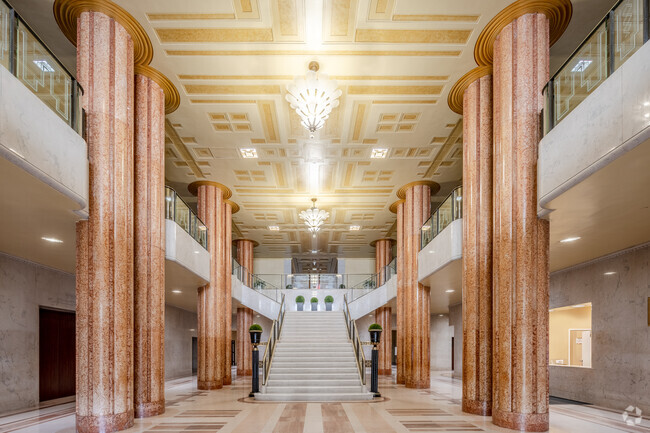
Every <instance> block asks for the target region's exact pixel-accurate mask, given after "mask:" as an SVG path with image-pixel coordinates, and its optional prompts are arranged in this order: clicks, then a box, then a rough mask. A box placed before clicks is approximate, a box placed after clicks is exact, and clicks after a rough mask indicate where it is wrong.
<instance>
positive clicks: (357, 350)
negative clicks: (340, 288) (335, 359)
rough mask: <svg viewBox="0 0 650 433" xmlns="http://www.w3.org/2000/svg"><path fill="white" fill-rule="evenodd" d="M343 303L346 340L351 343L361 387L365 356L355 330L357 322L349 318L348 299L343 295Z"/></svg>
mask: <svg viewBox="0 0 650 433" xmlns="http://www.w3.org/2000/svg"><path fill="white" fill-rule="evenodd" d="M343 302H344V303H345V309H344V310H343V316H344V317H345V325H346V327H347V329H348V338H349V339H350V341H351V342H352V348H353V349H354V356H355V358H356V360H357V368H358V369H359V378H360V379H361V383H362V384H363V385H365V384H366V356H365V355H364V354H363V345H362V344H361V339H360V338H359V330H358V329H357V322H356V321H354V320H353V319H352V316H350V308H349V307H348V297H347V295H343Z"/></svg>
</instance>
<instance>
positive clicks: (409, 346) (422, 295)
mask: <svg viewBox="0 0 650 433" xmlns="http://www.w3.org/2000/svg"><path fill="white" fill-rule="evenodd" d="M432 188H436V189H435V191H437V189H439V188H440V187H439V185H438V184H436V183H435V182H429V181H416V182H412V183H410V184H408V185H405V186H404V187H402V188H401V189H400V192H399V193H398V195H400V196H404V199H405V202H404V240H405V244H404V265H405V266H404V269H405V277H406V279H405V295H406V296H405V300H406V303H405V306H404V308H405V312H408V314H405V320H406V326H405V331H406V336H405V340H406V341H405V343H406V344H405V349H406V354H405V355H406V356H405V358H406V363H405V368H406V369H405V379H406V387H407V388H428V387H429V386H430V383H429V378H430V372H429V366H430V363H429V356H430V329H429V328H430V322H431V317H430V308H431V306H430V294H429V288H428V287H427V286H424V285H422V284H420V283H419V279H418V253H419V252H420V229H421V228H422V225H423V224H424V222H425V221H426V220H427V219H428V218H429V216H430V212H431V191H432Z"/></svg>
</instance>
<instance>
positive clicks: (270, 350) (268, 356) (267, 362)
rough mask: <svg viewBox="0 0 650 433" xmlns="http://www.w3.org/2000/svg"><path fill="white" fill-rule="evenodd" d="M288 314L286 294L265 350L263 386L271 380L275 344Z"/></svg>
mask: <svg viewBox="0 0 650 433" xmlns="http://www.w3.org/2000/svg"><path fill="white" fill-rule="evenodd" d="M285 312H286V304H285V303H284V294H283V295H282V301H281V302H280V311H279V312H278V318H277V319H276V320H274V321H273V326H271V332H270V333H269V341H268V342H267V343H266V349H265V350H264V358H263V359H262V371H263V372H264V380H263V381H262V385H263V386H266V382H268V380H269V370H270V369H271V361H273V354H274V353H275V344H276V343H277V341H278V339H279V338H280V333H281V332H282V324H283V323H284V313H285ZM253 368H259V366H253Z"/></svg>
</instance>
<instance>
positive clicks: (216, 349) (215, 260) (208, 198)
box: [188, 181, 231, 390]
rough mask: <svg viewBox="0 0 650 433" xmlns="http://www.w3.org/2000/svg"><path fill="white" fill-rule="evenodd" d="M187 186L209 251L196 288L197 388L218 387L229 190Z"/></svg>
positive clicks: (208, 183)
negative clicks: (203, 278)
mask: <svg viewBox="0 0 650 433" xmlns="http://www.w3.org/2000/svg"><path fill="white" fill-rule="evenodd" d="M188 189H189V190H190V192H191V193H193V194H197V195H198V211H199V212H198V214H199V218H200V219H201V221H203V224H205V226H206V227H207V230H208V251H209V252H210V283H209V284H207V285H205V286H203V287H200V288H199V289H198V309H197V312H198V322H199V326H198V352H199V353H198V378H197V384H198V388H199V389H205V390H210V389H219V388H221V387H223V384H224V370H225V367H224V363H225V362H226V354H225V353H224V346H225V345H224V339H225V323H226V320H225V318H224V315H225V313H226V305H225V304H226V297H225V288H224V280H225V278H223V276H224V266H225V263H224V260H223V249H224V242H223V235H224V233H223V220H224V218H225V215H224V205H223V202H224V200H225V199H227V198H229V197H230V194H231V193H230V190H229V189H228V188H226V187H225V186H223V185H221V184H220V183H217V182H211V181H198V182H193V183H191V184H190V185H189V187H188ZM228 301H230V300H228Z"/></svg>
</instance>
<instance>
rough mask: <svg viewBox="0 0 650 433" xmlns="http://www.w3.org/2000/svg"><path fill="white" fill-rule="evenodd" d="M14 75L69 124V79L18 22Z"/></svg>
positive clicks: (28, 31) (30, 33) (70, 111)
mask: <svg viewBox="0 0 650 433" xmlns="http://www.w3.org/2000/svg"><path fill="white" fill-rule="evenodd" d="M16 76H17V77H18V79H19V80H20V81H22V82H23V84H25V85H26V86H27V88H29V89H30V90H31V91H32V92H34V94H35V95H36V96H38V97H39V99H40V100H41V101H43V103H45V105H47V106H48V107H50V109H52V111H54V112H55V113H56V114H57V115H58V116H59V117H60V118H61V119H63V121H65V122H66V123H67V124H70V120H71V119H70V117H71V116H70V115H71V113H72V97H71V91H72V79H71V78H70V76H69V75H68V73H67V72H66V71H65V69H63V67H62V66H61V65H60V64H59V62H58V61H57V60H56V59H55V58H54V57H53V56H52V55H50V53H49V52H48V51H47V49H46V48H45V47H44V46H43V45H42V44H41V43H40V42H39V40H38V39H37V38H36V36H34V34H33V33H32V32H31V31H30V30H29V29H28V28H27V27H26V26H25V25H24V24H23V23H22V22H20V21H18V30H17V49H16Z"/></svg>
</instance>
